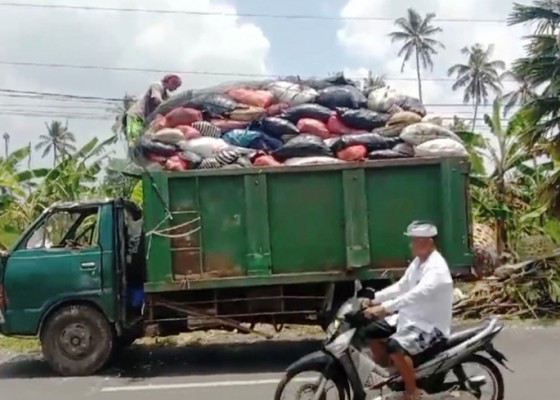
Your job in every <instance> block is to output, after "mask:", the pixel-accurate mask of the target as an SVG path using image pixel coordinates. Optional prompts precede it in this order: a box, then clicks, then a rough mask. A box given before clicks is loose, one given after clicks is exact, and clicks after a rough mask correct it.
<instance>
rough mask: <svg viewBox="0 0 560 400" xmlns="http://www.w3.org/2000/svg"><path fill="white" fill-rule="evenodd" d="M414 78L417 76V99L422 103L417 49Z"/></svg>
mask: <svg viewBox="0 0 560 400" xmlns="http://www.w3.org/2000/svg"><path fill="white" fill-rule="evenodd" d="M416 76H418V98H419V99H420V103H423V101H422V78H421V77H420V57H419V55H418V48H416Z"/></svg>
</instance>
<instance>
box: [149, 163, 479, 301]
mask: <svg viewBox="0 0 560 400" xmlns="http://www.w3.org/2000/svg"><path fill="white" fill-rule="evenodd" d="M468 169H469V166H468V163H467V162H465V161H463V160H459V159H411V160H396V161H394V160H391V161H380V162H371V163H361V164H344V165H332V166H331V165H329V166H312V167H296V168H294V167H290V168H268V169H260V170H259V169H243V170H219V171H191V172H186V173H167V172H153V173H151V174H149V175H148V174H146V175H144V178H143V179H144V213H145V224H146V232H147V239H146V240H147V249H148V254H147V257H148V283H147V285H146V289H147V290H148V291H162V290H177V289H180V288H191V289H195V288H218V287H228V286H229V287H231V286H249V285H266V284H271V285H272V284H279V283H283V284H285V283H292V282H293V283H296V282H306V281H309V282H311V281H313V282H320V281H322V280H324V281H335V280H344V279H353V278H354V277H362V278H368V277H375V276H379V275H381V274H383V273H385V272H387V271H393V270H402V269H403V268H404V267H406V265H407V263H408V262H409V261H410V253H409V248H408V241H407V239H406V238H405V237H404V236H403V231H404V230H405V228H406V226H407V225H408V224H409V223H410V222H411V221H413V220H418V219H423V220H432V221H434V222H435V223H436V224H437V225H438V228H439V230H440V235H439V237H438V242H439V243H440V245H441V247H442V250H443V252H444V255H445V256H446V258H447V260H448V262H449V264H450V267H451V268H452V269H457V268H464V267H467V266H469V265H471V263H472V260H473V257H472V254H471V249H470V219H469V212H468V200H467V196H468V191H467V188H468Z"/></svg>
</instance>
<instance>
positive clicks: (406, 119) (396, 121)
mask: <svg viewBox="0 0 560 400" xmlns="http://www.w3.org/2000/svg"><path fill="white" fill-rule="evenodd" d="M418 122H422V117H421V116H420V115H418V114H416V113H413V112H412V111H401V112H398V113H396V114H393V115H392V116H391V118H389V120H388V121H387V125H389V126H392V125H400V126H408V125H412V124H417V123H418Z"/></svg>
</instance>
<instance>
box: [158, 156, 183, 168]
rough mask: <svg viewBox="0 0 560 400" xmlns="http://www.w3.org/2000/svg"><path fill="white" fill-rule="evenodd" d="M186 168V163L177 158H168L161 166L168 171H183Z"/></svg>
mask: <svg viewBox="0 0 560 400" xmlns="http://www.w3.org/2000/svg"><path fill="white" fill-rule="evenodd" d="M187 167H188V165H187V162H186V161H185V160H183V159H182V158H180V157H179V156H173V157H170V158H169V159H168V160H167V161H166V162H165V164H164V165H163V168H165V169H166V170H168V171H184V170H186V169H187Z"/></svg>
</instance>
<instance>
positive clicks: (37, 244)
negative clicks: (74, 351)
mask: <svg viewBox="0 0 560 400" xmlns="http://www.w3.org/2000/svg"><path fill="white" fill-rule="evenodd" d="M99 216H100V207H99V206H97V205H96V206H88V207H83V206H81V207H79V208H78V207H77V208H75V209H66V210H61V209H58V210H55V211H53V212H51V213H49V214H47V215H45V216H44V218H43V219H42V220H39V221H38V222H37V223H36V225H35V227H34V229H32V230H31V231H30V232H28V233H27V234H26V235H25V237H24V238H23V239H22V241H21V242H20V243H19V245H18V246H17V248H16V249H15V250H14V251H13V252H12V254H11V255H10V256H9V258H8V259H7V261H6V264H5V271H4V290H5V298H6V303H7V307H6V321H7V331H8V332H9V333H13V334H35V333H36V331H37V328H38V324H39V321H40V319H41V316H42V314H43V313H44V312H45V311H46V310H47V309H48V308H49V307H51V306H52V305H54V304H56V303H58V302H60V301H63V300H64V299H68V298H87V299H90V298H96V297H99V296H100V295H101V293H102V276H101V271H102V265H101V261H102V257H101V256H102V251H101V250H102V249H101V247H100V244H99V220H100V218H99Z"/></svg>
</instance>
